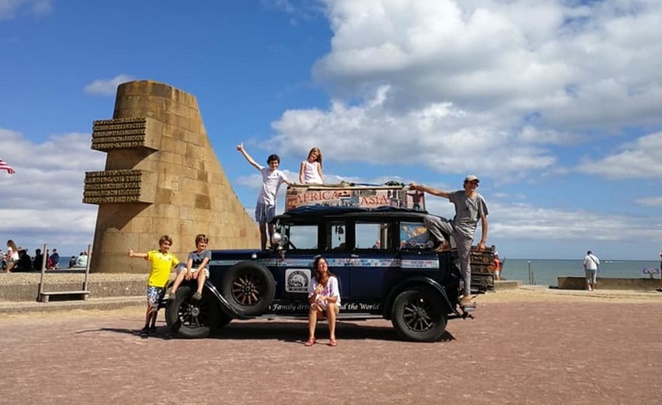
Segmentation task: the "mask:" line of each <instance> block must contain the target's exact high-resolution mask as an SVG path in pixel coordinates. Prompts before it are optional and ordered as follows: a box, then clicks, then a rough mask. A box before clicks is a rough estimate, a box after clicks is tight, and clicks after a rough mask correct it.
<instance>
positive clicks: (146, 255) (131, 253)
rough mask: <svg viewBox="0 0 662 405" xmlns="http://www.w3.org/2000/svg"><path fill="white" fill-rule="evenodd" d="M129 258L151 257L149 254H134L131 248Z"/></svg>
mask: <svg viewBox="0 0 662 405" xmlns="http://www.w3.org/2000/svg"><path fill="white" fill-rule="evenodd" d="M129 257H139V258H142V259H147V258H148V257H149V255H148V254H147V253H138V252H134V251H133V249H131V248H129Z"/></svg>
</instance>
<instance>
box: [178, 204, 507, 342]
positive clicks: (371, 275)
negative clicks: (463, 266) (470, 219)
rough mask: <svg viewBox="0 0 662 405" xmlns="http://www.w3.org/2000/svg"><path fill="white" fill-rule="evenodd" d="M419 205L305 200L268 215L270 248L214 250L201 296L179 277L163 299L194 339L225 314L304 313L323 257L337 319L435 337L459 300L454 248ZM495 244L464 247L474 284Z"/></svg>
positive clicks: (487, 282) (484, 285)
mask: <svg viewBox="0 0 662 405" xmlns="http://www.w3.org/2000/svg"><path fill="white" fill-rule="evenodd" d="M425 215H426V212H425V211H419V210H413V209H408V208H397V207H388V206H386V207H378V208H361V207H352V206H334V207H330V206H303V207H298V208H294V209H291V210H289V211H287V212H286V213H284V214H282V215H280V216H277V217H276V219H275V225H276V234H275V235H274V238H273V240H272V247H271V249H269V250H264V251H261V250H255V249H248V250H212V260H211V262H210V267H209V270H210V277H209V280H207V282H206V286H205V290H204V293H203V296H202V299H201V300H200V301H194V300H193V299H192V295H193V292H194V291H195V287H194V286H192V285H186V284H184V285H183V286H182V287H180V288H179V289H178V290H177V296H176V297H175V299H174V300H170V301H168V303H167V307H166V320H167V323H168V325H169V326H170V328H171V329H172V331H173V332H174V333H175V334H176V335H178V336H180V337H183V338H202V337H206V336H208V335H209V334H210V333H215V332H217V331H218V330H219V329H221V328H222V327H223V326H225V325H227V324H228V323H229V322H230V321H232V320H235V319H238V320H241V319H252V318H255V317H264V316H266V317H269V318H275V317H299V318H301V319H306V318H307V315H308V299H307V297H308V286H309V284H310V282H311V273H312V263H313V260H314V258H315V257H316V256H318V255H322V256H324V257H325V258H326V259H327V261H328V264H329V270H330V271H331V272H332V273H334V274H335V275H336V276H337V277H338V280H339V283H340V293H341V298H342V305H341V310H340V314H339V316H338V320H339V321H342V320H346V319H370V318H385V319H390V320H391V321H392V323H393V326H394V327H395V329H396V331H397V332H398V334H399V335H400V336H401V337H402V338H404V339H407V340H413V341H421V342H430V341H436V340H438V339H440V338H441V337H442V335H443V333H444V331H445V329H446V323H447V320H448V319H449V318H451V317H463V316H466V313H464V312H462V311H461V310H460V309H459V307H458V295H459V291H460V290H459V287H460V274H459V269H458V265H457V253H456V252H455V250H447V251H441V252H436V251H434V250H433V249H432V247H433V243H432V241H431V240H430V238H429V234H428V232H427V230H426V229H425V228H424V227H423V218H424V217H425ZM493 260H494V255H493V249H491V248H490V249H487V250H485V251H483V252H473V253H472V272H473V274H472V276H473V279H472V290H474V291H475V292H484V291H486V290H488V289H490V288H491V287H492V285H493V278H492V275H491V273H490V271H489V266H490V265H491V264H492V263H493Z"/></svg>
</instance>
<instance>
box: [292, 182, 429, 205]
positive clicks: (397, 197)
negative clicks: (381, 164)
mask: <svg viewBox="0 0 662 405" xmlns="http://www.w3.org/2000/svg"><path fill="white" fill-rule="evenodd" d="M303 206H324V207H355V208H377V207H383V206H387V207H394V208H408V209H413V210H420V211H425V194H424V193H423V192H422V191H417V190H410V189H409V187H407V186H405V185H404V184H402V183H397V182H392V181H391V182H387V183H384V184H356V183H346V182H343V183H339V184H295V185H292V186H289V187H288V188H287V194H286V197H285V211H286V212H287V211H290V210H292V209H295V208H299V207H303Z"/></svg>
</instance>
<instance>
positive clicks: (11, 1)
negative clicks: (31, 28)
mask: <svg viewBox="0 0 662 405" xmlns="http://www.w3.org/2000/svg"><path fill="white" fill-rule="evenodd" d="M51 11H53V0H0V20H11V19H12V18H15V17H16V16H17V15H19V14H24V13H25V14H32V15H35V16H41V15H45V14H49V13H50V12H51Z"/></svg>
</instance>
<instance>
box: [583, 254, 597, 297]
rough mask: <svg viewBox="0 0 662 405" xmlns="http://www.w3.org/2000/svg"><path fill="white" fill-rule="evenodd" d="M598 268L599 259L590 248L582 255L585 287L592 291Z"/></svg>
mask: <svg viewBox="0 0 662 405" xmlns="http://www.w3.org/2000/svg"><path fill="white" fill-rule="evenodd" d="M599 268H600V259H598V257H597V256H596V255H594V254H593V252H591V251H590V250H589V251H588V252H586V257H584V271H585V272H586V289H587V290H589V291H593V289H594V288H595V284H596V282H597V273H598V269H599Z"/></svg>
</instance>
